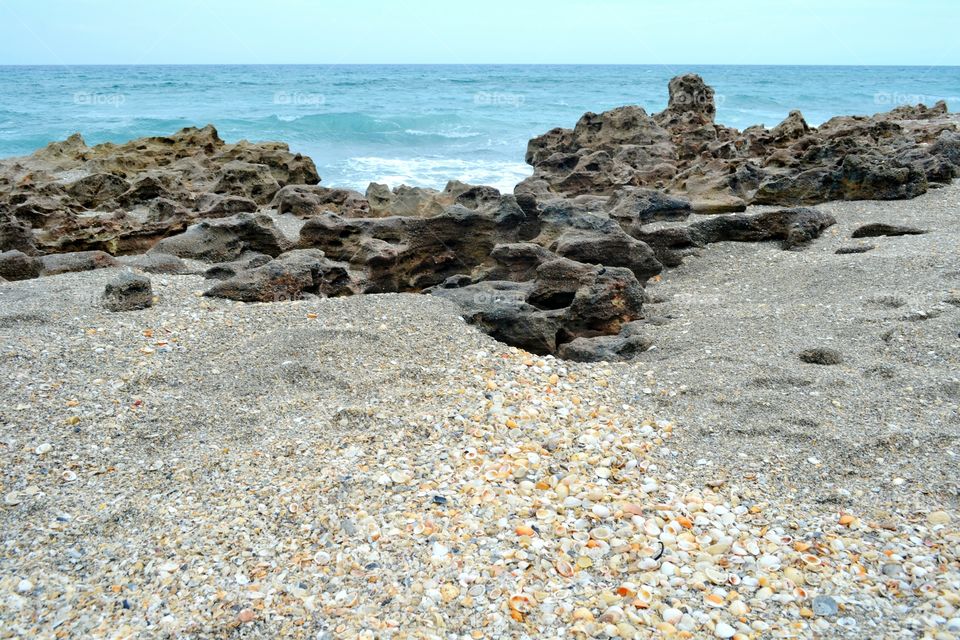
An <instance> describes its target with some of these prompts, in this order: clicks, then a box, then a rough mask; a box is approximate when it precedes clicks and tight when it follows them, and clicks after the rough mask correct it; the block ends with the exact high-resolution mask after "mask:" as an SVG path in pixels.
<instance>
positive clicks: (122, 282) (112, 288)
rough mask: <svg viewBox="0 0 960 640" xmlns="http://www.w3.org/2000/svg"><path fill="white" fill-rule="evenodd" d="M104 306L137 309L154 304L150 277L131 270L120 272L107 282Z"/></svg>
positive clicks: (109, 308)
mask: <svg viewBox="0 0 960 640" xmlns="http://www.w3.org/2000/svg"><path fill="white" fill-rule="evenodd" d="M103 306H104V307H106V308H107V309H108V310H110V311H115V312H119V311H137V310H139V309H146V308H147V307H152V306H153V289H152V287H151V284H150V278H148V277H146V276H143V275H140V274H136V273H133V272H130V271H124V272H122V273H120V274H119V275H118V276H117V277H116V278H114V279H113V280H111V281H110V282H108V283H107V286H106V287H105V288H104V291H103Z"/></svg>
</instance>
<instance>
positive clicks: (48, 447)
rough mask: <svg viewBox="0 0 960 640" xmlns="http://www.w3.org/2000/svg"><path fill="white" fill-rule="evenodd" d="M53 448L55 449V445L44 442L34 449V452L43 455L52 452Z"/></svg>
mask: <svg viewBox="0 0 960 640" xmlns="http://www.w3.org/2000/svg"><path fill="white" fill-rule="evenodd" d="M52 450H53V445H52V444H50V443H49V442H44V443H43V444H41V445H39V446H38V447H37V448H36V449H34V452H36V454H37V455H38V456H42V455H43V454H45V453H50V452H51V451H52Z"/></svg>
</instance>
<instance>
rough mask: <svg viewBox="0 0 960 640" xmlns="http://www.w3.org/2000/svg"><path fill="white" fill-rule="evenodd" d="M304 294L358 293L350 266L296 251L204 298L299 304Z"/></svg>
mask: <svg viewBox="0 0 960 640" xmlns="http://www.w3.org/2000/svg"><path fill="white" fill-rule="evenodd" d="M304 293H311V294H315V295H323V296H340V295H349V294H351V293H355V289H354V285H353V282H352V280H351V278H350V274H349V272H348V270H347V268H346V265H344V264H340V263H335V262H331V261H330V260H327V259H326V258H325V257H324V255H323V252H322V251H317V250H315V249H306V250H295V251H290V252H287V253H284V254H283V255H281V256H279V257H277V258H276V259H274V260H271V261H270V262H268V263H266V264H264V265H261V266H258V267H254V268H252V269H249V270H246V271H242V272H240V273H239V274H237V275H236V276H234V277H232V278H229V279H227V280H224V281H222V282H219V283H217V284H216V285H214V286H213V287H212V288H211V289H209V290H208V291H206V292H205V293H204V294H203V295H205V296H209V297H217V298H229V299H231V300H240V301H243V302H282V301H290V300H299V299H300V298H301V297H302V296H303V294H304Z"/></svg>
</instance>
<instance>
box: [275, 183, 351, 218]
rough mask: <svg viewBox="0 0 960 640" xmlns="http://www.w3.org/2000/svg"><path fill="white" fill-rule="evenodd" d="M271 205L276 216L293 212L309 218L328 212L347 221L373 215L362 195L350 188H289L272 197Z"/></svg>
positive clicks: (312, 186) (311, 186)
mask: <svg viewBox="0 0 960 640" xmlns="http://www.w3.org/2000/svg"><path fill="white" fill-rule="evenodd" d="M271 206H272V207H274V208H276V210H277V213H291V214H293V215H295V216H297V217H300V218H309V217H311V216H315V215H317V214H319V213H321V212H324V211H329V212H331V213H336V214H339V215H342V216H344V217H347V218H365V217H368V216H369V215H370V203H369V202H367V199H366V198H364V197H363V195H362V194H360V193H358V192H356V191H352V190H350V189H328V188H327V187H321V186H319V185H288V186H286V187H284V188H282V189H280V191H278V192H277V194H276V195H275V196H274V198H273V202H272V203H271Z"/></svg>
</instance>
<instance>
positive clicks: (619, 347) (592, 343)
mask: <svg viewBox="0 0 960 640" xmlns="http://www.w3.org/2000/svg"><path fill="white" fill-rule="evenodd" d="M652 345H653V342H652V341H651V340H650V339H649V338H647V337H644V336H637V335H634V336H623V335H615V336H597V337H595V338H576V339H575V340H572V341H570V342H567V343H566V344H562V345H560V350H559V352H558V354H557V355H559V356H560V357H561V358H563V359H564V360H575V361H577V362H623V361H626V360H633V359H634V358H635V357H637V355H639V354H641V353H643V352H644V351H646V350H647V349H649V348H650V347H651V346H652Z"/></svg>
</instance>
